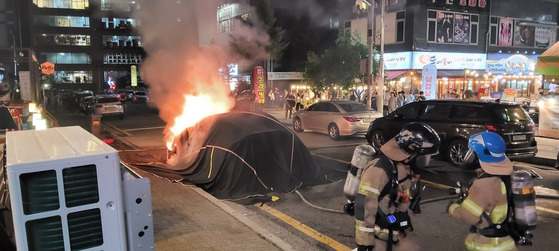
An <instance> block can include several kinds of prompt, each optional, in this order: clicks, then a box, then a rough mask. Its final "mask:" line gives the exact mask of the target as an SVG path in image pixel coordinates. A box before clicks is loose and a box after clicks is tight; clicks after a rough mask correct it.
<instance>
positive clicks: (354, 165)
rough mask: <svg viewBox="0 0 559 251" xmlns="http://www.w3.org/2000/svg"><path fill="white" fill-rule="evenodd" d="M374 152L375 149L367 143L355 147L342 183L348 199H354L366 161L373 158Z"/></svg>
mask: <svg viewBox="0 0 559 251" xmlns="http://www.w3.org/2000/svg"><path fill="white" fill-rule="evenodd" d="M375 153H376V151H375V149H374V148H373V147H372V146H371V145H368V144H362V145H358V146H357V147H355V150H354V151H353V156H352V157H351V164H350V165H349V170H348V171H347V177H346V180H345V184H344V194H345V196H346V198H347V199H348V200H350V201H353V200H354V199H355V194H356V193H357V189H358V188H359V183H360V182H361V173H362V172H363V169H365V167H367V163H369V161H371V160H372V159H373V157H374V155H375Z"/></svg>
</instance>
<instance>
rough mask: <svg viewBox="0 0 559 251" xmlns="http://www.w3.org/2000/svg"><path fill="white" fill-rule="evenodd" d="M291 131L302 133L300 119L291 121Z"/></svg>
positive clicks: (296, 118)
mask: <svg viewBox="0 0 559 251" xmlns="http://www.w3.org/2000/svg"><path fill="white" fill-rule="evenodd" d="M293 130H295V131H296V132H302V131H304V129H303V122H301V119H300V118H299V117H295V118H294V119H293Z"/></svg>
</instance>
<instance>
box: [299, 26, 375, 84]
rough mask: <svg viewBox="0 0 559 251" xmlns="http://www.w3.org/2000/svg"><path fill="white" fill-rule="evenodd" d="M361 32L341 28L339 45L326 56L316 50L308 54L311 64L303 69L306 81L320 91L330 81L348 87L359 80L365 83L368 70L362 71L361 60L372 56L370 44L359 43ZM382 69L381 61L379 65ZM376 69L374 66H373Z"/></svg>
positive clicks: (308, 60)
mask: <svg viewBox="0 0 559 251" xmlns="http://www.w3.org/2000/svg"><path fill="white" fill-rule="evenodd" d="M359 41H360V39H359V36H358V35H357V34H353V35H352V34H350V32H349V31H348V30H345V29H340V30H339V33H338V38H337V39H336V45H335V46H334V47H332V48H330V49H327V50H326V51H324V53H323V54H322V55H316V54H315V53H314V52H309V53H308V54H307V63H306V65H305V70H304V72H303V77H304V78H305V80H306V81H307V82H308V83H309V84H310V85H311V86H312V87H313V88H314V89H317V90H321V89H324V88H326V87H327V86H329V85H330V84H336V85H338V86H341V87H342V88H344V89H348V88H349V87H351V86H352V85H354V84H355V80H356V79H358V80H360V81H361V82H364V80H365V77H366V73H361V72H360V62H361V60H362V59H366V58H367V56H368V51H367V47H366V46H365V45H364V44H362V43H361V42H359ZM376 65H377V66H376V68H377V71H378V63H377V64H376ZM373 70H374V65H373Z"/></svg>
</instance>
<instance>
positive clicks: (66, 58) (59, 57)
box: [39, 52, 91, 64]
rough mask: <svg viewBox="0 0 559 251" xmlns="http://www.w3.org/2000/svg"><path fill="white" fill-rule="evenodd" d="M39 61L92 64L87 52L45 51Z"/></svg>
mask: <svg viewBox="0 0 559 251" xmlns="http://www.w3.org/2000/svg"><path fill="white" fill-rule="evenodd" d="M39 61H41V62H45V61H48V62H51V63H54V64H91V58H90V56H89V55H88V54H87V53H68V52H53V53H49V52H43V53H41V55H40V60H39Z"/></svg>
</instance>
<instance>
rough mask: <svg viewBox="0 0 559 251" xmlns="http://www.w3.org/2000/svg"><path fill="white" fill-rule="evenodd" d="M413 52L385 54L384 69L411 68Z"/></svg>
mask: <svg viewBox="0 0 559 251" xmlns="http://www.w3.org/2000/svg"><path fill="white" fill-rule="evenodd" d="M411 61H412V53H411V51H406V52H394V53H385V54H384V69H386V70H409V69H410V68H411Z"/></svg>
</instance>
